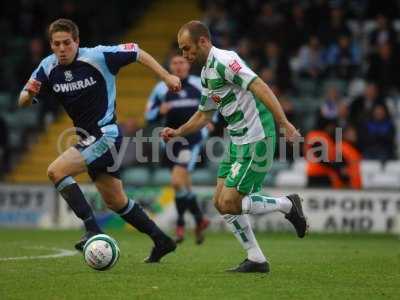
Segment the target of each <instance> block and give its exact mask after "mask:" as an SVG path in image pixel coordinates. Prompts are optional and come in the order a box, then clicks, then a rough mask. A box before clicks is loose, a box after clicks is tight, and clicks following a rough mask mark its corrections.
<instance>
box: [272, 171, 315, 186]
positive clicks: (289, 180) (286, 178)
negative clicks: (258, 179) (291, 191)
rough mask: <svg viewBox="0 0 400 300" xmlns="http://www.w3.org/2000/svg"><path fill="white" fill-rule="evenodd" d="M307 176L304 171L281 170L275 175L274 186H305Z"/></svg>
mask: <svg viewBox="0 0 400 300" xmlns="http://www.w3.org/2000/svg"><path fill="white" fill-rule="evenodd" d="M306 184H307V176H306V174H305V173H304V172H293V171H282V172H280V173H279V174H278V175H277V177H276V186H279V187H283V186H284V187H305V186H306Z"/></svg>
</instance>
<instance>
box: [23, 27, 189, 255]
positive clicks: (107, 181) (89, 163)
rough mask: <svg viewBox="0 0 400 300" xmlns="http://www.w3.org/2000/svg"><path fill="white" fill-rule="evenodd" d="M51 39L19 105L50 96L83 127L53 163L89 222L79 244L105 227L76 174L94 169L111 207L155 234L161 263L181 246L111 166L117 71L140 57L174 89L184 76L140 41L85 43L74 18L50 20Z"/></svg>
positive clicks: (64, 191)
mask: <svg viewBox="0 0 400 300" xmlns="http://www.w3.org/2000/svg"><path fill="white" fill-rule="evenodd" d="M49 39H50V46H51V49H52V51H53V52H54V53H53V54H52V55H50V56H48V57H46V58H45V59H43V60H42V62H41V63H40V65H39V66H38V68H37V69H36V70H35V71H34V72H33V73H32V76H31V78H30V79H29V81H28V82H27V84H26V85H25V87H24V89H23V91H22V92H21V94H20V97H19V105H20V106H27V105H30V104H31V103H32V101H33V100H35V101H36V100H37V99H43V98H45V97H47V98H48V99H47V100H48V101H54V100H57V101H60V102H61V104H62V105H63V107H64V109H65V110H66V112H67V114H68V115H69V116H70V118H71V119H72V121H73V123H74V126H75V127H76V128H77V129H79V130H78V131H77V134H79V135H80V136H81V140H80V142H79V143H78V144H77V145H75V146H74V147H71V148H69V149H67V150H66V151H65V152H64V153H62V154H61V155H60V156H59V157H58V158H57V159H56V160H55V161H54V162H52V163H51V164H50V166H49V167H48V176H49V178H50V180H51V181H52V182H53V183H54V185H55V187H56V189H57V190H58V191H59V192H60V193H61V195H62V196H63V197H64V199H65V200H66V201H67V203H68V204H69V206H70V207H71V209H72V210H73V211H74V213H75V214H76V215H77V216H78V217H79V218H80V219H81V220H82V221H83V223H84V225H85V228H86V231H87V233H86V234H85V235H84V237H83V238H82V240H81V241H80V242H78V243H77V244H76V246H75V247H76V248H77V249H78V250H82V247H83V245H84V243H85V241H86V240H87V239H88V238H89V237H90V236H92V235H94V234H97V233H100V232H101V230H100V228H99V226H98V225H97V223H96V220H95V218H94V215H93V212H92V210H91V208H90V206H89V205H88V203H87V202H86V200H85V198H84V195H83V193H82V191H81V189H80V188H79V186H78V185H77V183H76V182H75V180H74V179H73V177H74V176H76V175H78V174H80V173H83V172H88V173H89V175H90V177H91V179H92V180H93V181H94V183H95V185H96V187H97V189H98V191H99V192H100V194H101V195H102V198H103V200H104V201H105V203H106V204H107V206H108V207H109V208H110V209H112V210H113V211H115V212H116V213H118V214H119V215H120V216H121V217H122V218H123V219H124V220H125V221H126V222H128V223H130V224H131V225H132V226H134V227H135V228H137V229H138V230H139V231H141V232H143V233H146V234H147V235H148V236H149V237H151V239H152V240H153V241H154V244H155V246H154V247H153V249H152V252H151V254H150V256H149V257H148V258H147V260H146V261H147V262H158V261H159V260H160V259H161V257H162V256H164V255H165V254H167V253H169V252H171V251H173V250H174V249H175V248H176V245H175V242H174V241H172V240H171V239H170V238H169V237H168V236H167V235H166V234H164V233H163V232H162V231H161V230H160V229H159V228H158V226H157V225H156V224H155V223H154V222H153V221H152V220H151V219H150V218H149V217H148V216H147V215H146V213H145V212H144V211H143V209H142V208H141V207H140V205H139V204H138V203H136V202H134V201H133V200H132V199H128V198H127V196H126V194H125V193H124V191H123V187H122V182H121V180H120V177H119V172H118V169H117V170H112V171H110V169H109V167H111V166H113V165H114V157H113V156H112V154H111V153H112V152H111V150H116V151H118V150H119V147H120V144H121V139H122V137H121V133H120V129H119V127H118V125H117V124H116V121H117V120H116V116H115V100H116V99H115V96H116V91H115V76H116V75H117V73H118V70H119V69H120V68H121V67H123V66H124V65H127V64H130V63H133V62H135V61H138V62H140V63H141V64H143V65H145V66H146V67H148V68H149V69H151V70H152V71H154V72H155V73H156V74H157V75H158V76H160V77H161V78H162V79H163V80H164V81H165V84H166V85H167V86H168V87H169V88H170V89H172V90H174V91H178V90H179V89H180V87H181V83H180V80H179V78H178V77H176V76H173V75H171V74H169V73H168V72H167V71H166V70H165V69H164V68H162V67H161V66H160V65H159V64H158V63H157V62H156V61H155V60H154V59H153V58H152V57H151V56H150V55H149V54H148V53H146V52H145V51H143V50H141V49H139V48H138V45H137V44H134V43H129V44H123V45H118V46H97V47H94V48H79V42H80V41H79V29H78V27H77V26H76V24H75V23H74V22H72V21H71V20H68V19H58V20H56V21H54V22H53V23H52V24H51V25H50V27H49ZM49 97H51V98H50V99H49ZM82 132H85V134H82Z"/></svg>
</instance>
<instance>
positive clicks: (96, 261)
mask: <svg viewBox="0 0 400 300" xmlns="http://www.w3.org/2000/svg"><path fill="white" fill-rule="evenodd" d="M83 256H84V259H85V262H86V263H87V264H88V265H89V267H91V268H93V269H95V270H99V271H105V270H108V269H110V268H112V267H113V266H114V265H115V264H116V262H117V261H118V258H119V247H118V244H117V242H116V241H115V240H114V239H113V238H112V237H110V236H108V235H106V234H97V235H95V236H93V237H91V238H90V239H89V240H88V241H87V242H86V243H85V246H84V247H83Z"/></svg>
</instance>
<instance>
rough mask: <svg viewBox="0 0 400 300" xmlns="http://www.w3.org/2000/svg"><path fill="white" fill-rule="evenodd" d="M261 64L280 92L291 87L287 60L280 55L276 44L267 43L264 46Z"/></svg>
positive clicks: (279, 49)
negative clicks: (270, 74) (268, 71)
mask: <svg viewBox="0 0 400 300" xmlns="http://www.w3.org/2000/svg"><path fill="white" fill-rule="evenodd" d="M261 64H262V66H263V67H264V68H268V69H269V70H271V73H272V75H273V81H275V82H276V83H277V84H278V86H279V89H280V90H281V91H282V92H285V91H287V89H288V88H290V87H291V85H292V84H291V76H290V75H291V74H290V68H289V64H288V59H287V58H286V57H285V56H284V54H283V53H282V50H281V48H280V47H279V45H278V44H277V43H276V42H268V43H266V44H265V46H264V52H263V53H262V59H261Z"/></svg>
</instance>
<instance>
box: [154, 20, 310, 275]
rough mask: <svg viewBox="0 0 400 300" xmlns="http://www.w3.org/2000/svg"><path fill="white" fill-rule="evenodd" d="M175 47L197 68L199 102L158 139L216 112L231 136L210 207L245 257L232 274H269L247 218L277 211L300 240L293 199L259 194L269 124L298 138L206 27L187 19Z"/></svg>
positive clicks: (269, 145)
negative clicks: (189, 114)
mask: <svg viewBox="0 0 400 300" xmlns="http://www.w3.org/2000/svg"><path fill="white" fill-rule="evenodd" d="M178 44H179V48H180V49H181V50H182V52H183V56H184V57H185V58H186V59H187V60H188V61H189V62H190V63H193V62H195V61H197V62H198V63H200V64H202V65H203V69H202V71H201V82H202V98H201V101H200V102H201V103H200V105H199V109H198V111H197V112H196V113H195V114H194V115H193V116H192V117H191V119H190V120H189V121H188V122H186V123H185V124H184V125H182V126H180V127H179V128H177V129H172V128H168V127H167V128H164V130H163V131H162V133H161V135H162V137H163V138H164V140H169V139H171V138H174V137H178V136H186V135H188V134H191V133H193V132H196V131H198V130H199V129H200V128H202V127H204V125H205V124H207V122H209V120H210V118H211V117H212V114H213V112H214V111H215V110H219V112H220V113H221V114H222V116H223V117H224V118H225V120H226V122H227V123H228V126H227V129H228V131H229V135H230V137H231V143H230V145H229V147H228V151H227V153H226V157H225V158H224V160H223V161H222V162H221V163H220V167H219V170H218V179H217V187H216V190H215V194H214V203H215V207H216V208H217V210H218V211H219V212H220V213H221V215H223V218H224V219H225V221H226V223H227V225H228V227H229V228H230V229H231V230H232V232H233V233H234V235H235V236H236V238H237V239H238V240H239V242H240V243H241V245H242V246H243V248H244V249H245V250H247V258H246V259H245V260H244V261H243V262H242V263H241V264H239V266H238V267H236V268H234V269H231V270H230V271H234V272H261V273H266V272H269V270H270V266H269V263H268V261H267V259H266V257H265V256H264V254H263V252H262V251H261V249H260V247H259V245H258V243H257V240H256V238H255V236H254V233H253V230H252V228H251V224H250V221H249V218H248V216H247V214H267V213H271V212H281V213H282V214H283V215H284V216H285V218H286V219H288V220H289V221H290V222H291V223H292V224H293V226H294V228H295V229H296V232H297V235H298V236H299V237H300V238H302V237H304V236H305V233H306V229H307V222H306V218H305V216H304V214H303V210H302V205H301V200H302V199H301V198H300V197H299V195H297V194H295V195H289V196H287V197H279V198H278V197H266V196H263V195H261V194H259V192H260V190H261V187H262V183H263V181H264V178H265V175H266V173H267V171H268V170H269V168H270V167H271V164H272V161H273V156H274V149H275V144H276V137H275V122H276V124H277V125H278V126H279V127H280V128H282V129H283V130H284V131H285V135H286V138H287V140H289V141H295V140H296V139H298V138H299V137H300V134H299V133H298V131H297V130H296V128H295V127H294V126H293V125H292V124H291V123H290V122H289V121H288V120H287V118H286V116H285V114H284V112H283V110H282V107H281V106H280V104H279V102H278V100H277V99H276V97H275V95H274V94H273V93H272V91H271V90H270V88H269V87H268V86H267V85H266V84H265V83H264V82H263V81H262V80H261V79H260V78H259V77H258V76H257V75H256V74H255V73H254V72H253V71H252V70H251V69H250V68H249V67H247V66H246V64H245V63H244V62H243V61H242V59H241V58H240V57H239V56H238V55H237V54H236V53H235V52H233V51H226V50H222V49H218V48H216V47H214V46H213V45H212V43H211V41H210V33H209V30H208V28H207V27H206V26H205V25H204V24H203V23H201V22H199V21H190V22H188V23H186V24H185V25H183V26H182V27H181V29H180V30H179V32H178Z"/></svg>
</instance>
